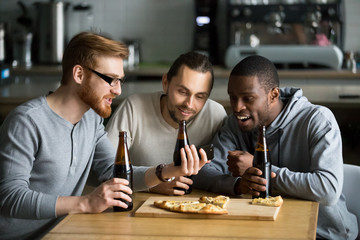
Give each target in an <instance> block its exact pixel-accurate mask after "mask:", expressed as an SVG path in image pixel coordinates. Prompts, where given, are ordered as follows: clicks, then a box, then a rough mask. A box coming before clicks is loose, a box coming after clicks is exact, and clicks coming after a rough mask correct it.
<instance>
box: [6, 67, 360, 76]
mask: <svg viewBox="0 0 360 240" xmlns="http://www.w3.org/2000/svg"><path fill="white" fill-rule="evenodd" d="M169 67H170V65H167V64H151V63H145V64H142V65H140V67H139V68H135V69H132V70H129V69H128V70H125V73H126V75H127V76H136V77H139V76H140V77H161V76H162V74H164V73H166V72H167V71H168V70H169ZM61 72H62V69H61V66H60V65H50V66H49V65H35V66H32V67H29V68H26V67H16V68H12V69H11V75H27V76H38V75H51V76H60V75H61ZM230 72H231V70H230V69H226V68H223V67H220V66H215V67H214V75H215V78H225V79H227V78H228V77H229V75H230ZM278 73H279V77H280V79H298V78H301V79H359V80H360V71H359V72H358V73H355V74H354V73H352V72H351V71H348V70H339V71H336V70H330V69H329V70H328V69H325V70H309V69H301V70H279V71H278Z"/></svg>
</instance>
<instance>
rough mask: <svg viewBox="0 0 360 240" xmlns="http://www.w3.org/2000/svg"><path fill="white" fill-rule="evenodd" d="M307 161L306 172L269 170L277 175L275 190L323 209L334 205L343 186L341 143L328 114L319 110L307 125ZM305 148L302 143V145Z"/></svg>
mask: <svg viewBox="0 0 360 240" xmlns="http://www.w3.org/2000/svg"><path fill="white" fill-rule="evenodd" d="M304 121H306V120H304ZM308 129H309V131H308V145H309V156H305V155H304V156H303V158H304V161H306V159H307V158H309V163H310V166H309V169H308V170H307V171H292V170H291V169H289V168H286V167H282V168H279V167H276V166H273V169H272V170H273V171H274V172H275V173H276V174H277V177H276V178H275V180H274V184H275V185H274V186H275V187H276V190H279V191H280V192H283V193H286V194H288V195H290V196H293V197H298V198H303V199H308V200H313V201H317V202H319V203H322V204H324V205H333V204H335V203H337V201H338V199H339V197H340V195H341V191H342V185H343V165H342V164H343V161H342V142H341V134H340V130H339V127H338V125H337V123H336V120H335V118H334V116H333V115H332V113H331V112H330V111H329V110H327V109H323V110H321V111H317V112H316V113H315V114H314V115H312V117H311V119H309V122H308ZM303 144H305V143H303Z"/></svg>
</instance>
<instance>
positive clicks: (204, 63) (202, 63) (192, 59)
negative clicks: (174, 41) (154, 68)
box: [167, 52, 214, 91]
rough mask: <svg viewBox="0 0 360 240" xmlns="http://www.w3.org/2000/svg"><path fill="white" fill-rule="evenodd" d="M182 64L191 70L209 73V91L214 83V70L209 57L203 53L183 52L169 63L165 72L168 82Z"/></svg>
mask: <svg viewBox="0 0 360 240" xmlns="http://www.w3.org/2000/svg"><path fill="white" fill-rule="evenodd" d="M182 65H186V66H187V67H189V68H190V69H191V70H194V71H197V72H202V73H207V72H210V73H211V84H210V91H211V90H212V88H213V85H214V71H213V68H212V64H211V62H210V60H209V58H208V57H207V56H205V55H203V54H200V53H197V52H188V53H185V54H181V55H180V56H179V57H178V58H177V59H176V60H175V61H174V63H173V64H172V65H171V67H170V69H169V71H168V72H167V80H168V82H170V81H171V79H172V78H173V77H174V76H176V75H177V74H178V71H179V69H180V67H181V66H182Z"/></svg>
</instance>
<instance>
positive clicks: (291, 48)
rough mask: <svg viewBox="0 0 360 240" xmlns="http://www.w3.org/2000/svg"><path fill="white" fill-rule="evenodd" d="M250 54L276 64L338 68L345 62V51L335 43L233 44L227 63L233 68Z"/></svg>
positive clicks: (226, 59) (227, 53) (227, 56)
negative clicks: (326, 44) (318, 44)
mask: <svg viewBox="0 0 360 240" xmlns="http://www.w3.org/2000/svg"><path fill="white" fill-rule="evenodd" d="M250 55H261V56H264V57H266V58H268V59H269V60H270V61H272V62H273V63H274V64H304V65H308V64H316V65H321V66H326V67H329V68H332V69H337V70H338V69H341V66H342V63H343V53H342V52H341V50H340V49H339V48H338V47H337V46H335V45H331V46H324V47H318V46H310V45H284V46H280V45H266V46H258V47H256V48H253V47H250V46H235V45H233V46H230V47H229V48H228V49H227V52H226V55H225V65H226V67H228V68H230V69H231V68H233V67H234V66H235V65H236V64H237V63H238V62H240V61H241V60H242V59H244V58H245V57H247V56H250Z"/></svg>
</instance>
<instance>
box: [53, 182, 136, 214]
mask: <svg viewBox="0 0 360 240" xmlns="http://www.w3.org/2000/svg"><path fill="white" fill-rule="evenodd" d="M128 184H129V182H128V181H127V180H126V179H121V178H112V179H110V180H108V181H106V182H104V183H102V184H101V185H100V186H99V187H97V188H96V189H95V190H94V191H92V192H91V193H89V194H87V195H84V196H80V197H79V196H63V197H59V198H58V200H57V202H56V215H57V216H62V215H65V214H71V213H100V212H103V211H104V210H106V209H107V208H109V207H112V206H119V207H122V208H127V205H126V204H125V203H123V202H122V201H120V200H117V199H119V198H120V199H124V200H126V201H128V202H131V201H132V199H131V198H130V197H129V196H128V195H127V194H132V190H131V189H130V188H129V187H128V186H127V185H128Z"/></svg>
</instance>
